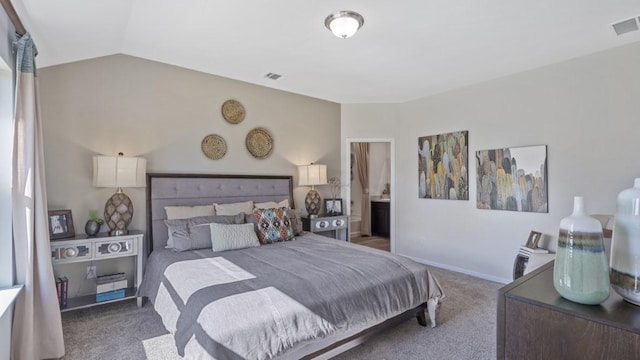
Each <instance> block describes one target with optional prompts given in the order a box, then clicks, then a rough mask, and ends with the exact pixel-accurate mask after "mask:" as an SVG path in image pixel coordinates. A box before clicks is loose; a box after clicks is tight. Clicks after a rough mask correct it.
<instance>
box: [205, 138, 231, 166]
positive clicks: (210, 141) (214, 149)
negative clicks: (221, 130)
mask: <svg viewBox="0 0 640 360" xmlns="http://www.w3.org/2000/svg"><path fill="white" fill-rule="evenodd" d="M202 152H203V153H204V154H205V155H206V156H207V157H208V158H209V159H211V160H219V159H222V157H224V155H225V154H226V153H227V143H226V141H224V139H223V138H222V136H220V135H216V134H211V135H207V136H205V137H204V139H202Z"/></svg>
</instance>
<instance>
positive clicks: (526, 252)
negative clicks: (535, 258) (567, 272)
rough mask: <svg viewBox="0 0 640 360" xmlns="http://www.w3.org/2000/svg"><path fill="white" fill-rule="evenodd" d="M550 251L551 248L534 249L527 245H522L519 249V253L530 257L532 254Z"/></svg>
mask: <svg viewBox="0 0 640 360" xmlns="http://www.w3.org/2000/svg"><path fill="white" fill-rule="evenodd" d="M548 253H549V250H547V249H542V248H535V249H532V248H529V247H526V246H520V250H518V254H520V255H522V256H526V257H530V256H531V254H548Z"/></svg>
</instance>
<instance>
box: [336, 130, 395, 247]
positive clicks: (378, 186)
mask: <svg viewBox="0 0 640 360" xmlns="http://www.w3.org/2000/svg"><path fill="white" fill-rule="evenodd" d="M346 145H347V147H346V149H347V151H346V159H345V162H344V164H346V174H347V178H348V179H349V182H348V184H349V186H348V188H347V191H346V194H345V196H346V197H347V199H346V201H345V203H346V205H347V211H348V214H349V215H350V218H349V219H350V221H349V223H350V224H349V225H350V226H349V229H350V234H349V235H350V241H351V242H353V243H359V244H361V245H365V246H369V247H374V248H377V249H381V250H386V251H390V252H392V253H395V216H394V214H395V201H394V196H393V195H394V185H395V161H394V159H395V146H394V142H393V139H387V138H371V139H368V138H364V139H362V138H357V139H347V144H346ZM363 149H366V150H363ZM364 152H366V153H367V154H368V156H367V157H364V156H363V153H364ZM364 159H368V164H367V166H365V167H364V169H363V167H362V166H359V163H358V162H359V161H361V162H364V161H365V160H364ZM365 169H366V170H365ZM363 170H364V171H365V172H366V174H367V176H366V178H364V179H363V178H362V174H361V172H362V171H363ZM362 180H364V182H365V183H366V184H367V188H366V189H363V186H362V183H363V181H362ZM363 205H366V206H363ZM363 212H364V214H363ZM363 223H365V224H363Z"/></svg>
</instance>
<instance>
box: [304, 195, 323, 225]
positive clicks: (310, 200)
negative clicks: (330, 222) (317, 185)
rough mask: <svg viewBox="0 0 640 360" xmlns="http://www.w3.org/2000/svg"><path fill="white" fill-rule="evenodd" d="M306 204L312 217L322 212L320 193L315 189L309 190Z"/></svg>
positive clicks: (305, 199)
mask: <svg viewBox="0 0 640 360" xmlns="http://www.w3.org/2000/svg"><path fill="white" fill-rule="evenodd" d="M304 206H305V207H306V208H307V213H308V214H309V217H310V218H313V217H314V216H316V217H317V216H318V213H319V212H320V194H319V193H318V192H317V191H316V190H314V189H311V190H309V192H308V193H307V196H306V197H305V198H304Z"/></svg>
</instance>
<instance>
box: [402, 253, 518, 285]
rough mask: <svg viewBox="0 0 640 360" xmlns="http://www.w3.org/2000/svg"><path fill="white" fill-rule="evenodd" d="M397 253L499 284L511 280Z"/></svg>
mask: <svg viewBox="0 0 640 360" xmlns="http://www.w3.org/2000/svg"><path fill="white" fill-rule="evenodd" d="M397 255H400V256H404V257H406V258H409V259H411V260H413V261H415V262H418V263H420V264H425V265H429V266H435V267H439V268H443V269H446V270H451V271H455V272H459V273H463V274H467V275H471V276H474V277H477V278H480V279H485V280H489V281H494V282H497V283H501V284H508V283H510V282H512V281H513V280H511V279H503V278H499V277H495V276H490V275H487V274H483V273H479V272H475V271H471V270H467V269H463V268H459V267H457V266H451V265H446V264H440V263H437V262H434V261H428V260H424V259H419V258H416V257H413V256H409V255H404V254H397Z"/></svg>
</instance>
